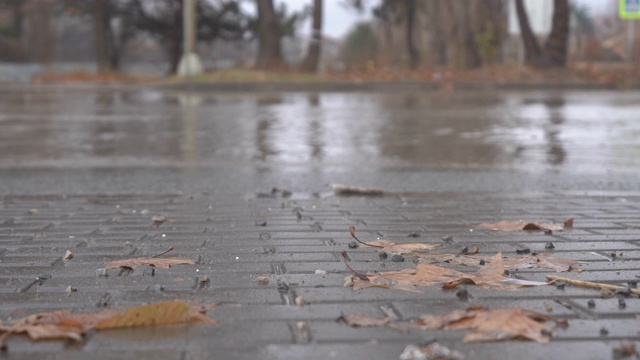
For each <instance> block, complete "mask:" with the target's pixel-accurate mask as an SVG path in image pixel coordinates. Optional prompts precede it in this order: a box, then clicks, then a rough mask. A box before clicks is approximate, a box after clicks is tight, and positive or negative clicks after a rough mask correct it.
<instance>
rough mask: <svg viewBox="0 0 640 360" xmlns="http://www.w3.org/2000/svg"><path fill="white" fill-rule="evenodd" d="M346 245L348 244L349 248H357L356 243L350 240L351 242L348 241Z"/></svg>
mask: <svg viewBox="0 0 640 360" xmlns="http://www.w3.org/2000/svg"><path fill="white" fill-rule="evenodd" d="M347 246H349V249H357V248H358V243H357V242H355V241H351V242H349V244H348V245H347Z"/></svg>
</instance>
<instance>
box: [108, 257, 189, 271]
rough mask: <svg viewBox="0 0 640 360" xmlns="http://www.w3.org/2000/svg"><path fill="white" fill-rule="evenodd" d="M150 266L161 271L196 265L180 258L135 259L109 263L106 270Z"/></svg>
mask: <svg viewBox="0 0 640 360" xmlns="http://www.w3.org/2000/svg"><path fill="white" fill-rule="evenodd" d="M142 265H149V266H153V267H157V268H161V269H168V268H170V267H171V266H173V265H195V263H194V262H193V261H191V260H189V259H180V258H154V257H141V258H135V259H125V260H114V261H110V262H108V263H107V264H106V265H105V266H104V267H105V269H107V270H109V269H116V268H120V267H123V268H127V269H135V268H137V267H138V266H142Z"/></svg>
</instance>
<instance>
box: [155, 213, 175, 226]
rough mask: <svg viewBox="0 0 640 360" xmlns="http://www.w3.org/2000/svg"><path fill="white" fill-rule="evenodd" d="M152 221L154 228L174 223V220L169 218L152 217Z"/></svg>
mask: <svg viewBox="0 0 640 360" xmlns="http://www.w3.org/2000/svg"><path fill="white" fill-rule="evenodd" d="M151 221H153V224H151V227H152V228H157V227H158V226H160V225H162V224H164V223H165V222H167V221H168V222H172V221H174V220H173V219H169V218H168V217H165V216H157V215H156V216H152V217H151Z"/></svg>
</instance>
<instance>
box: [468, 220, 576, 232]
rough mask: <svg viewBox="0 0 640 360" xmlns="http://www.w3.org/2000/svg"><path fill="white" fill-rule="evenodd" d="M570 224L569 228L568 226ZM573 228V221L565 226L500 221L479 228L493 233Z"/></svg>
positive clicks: (566, 222)
mask: <svg viewBox="0 0 640 360" xmlns="http://www.w3.org/2000/svg"><path fill="white" fill-rule="evenodd" d="M567 224H569V226H567ZM571 226H573V219H567V220H566V221H565V224H564V225H563V224H556V223H540V222H538V221H523V220H518V221H500V222H497V223H482V224H480V225H478V227H479V228H482V229H487V230H492V231H522V230H540V231H547V232H548V231H559V230H563V229H564V228H565V227H566V228H570V227H571Z"/></svg>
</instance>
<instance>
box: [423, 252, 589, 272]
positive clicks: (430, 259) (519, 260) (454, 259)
mask: <svg viewBox="0 0 640 360" xmlns="http://www.w3.org/2000/svg"><path fill="white" fill-rule="evenodd" d="M420 260H421V261H423V262H426V263H429V264H437V263H443V262H446V263H449V264H455V265H464V266H469V267H475V268H478V267H479V266H481V265H480V262H481V261H484V262H485V263H488V262H489V258H488V257H487V256H486V255H484V254H470V255H466V254H444V253H441V254H428V255H425V256H420ZM502 263H503V266H504V268H505V270H517V269H530V268H534V269H540V268H546V269H553V270H555V271H556V272H563V271H570V270H571V268H572V267H573V266H577V265H580V264H581V263H580V262H579V261H575V260H569V259H562V258H556V257H553V256H551V255H550V254H547V253H536V254H531V255H520V256H515V257H508V256H503V257H502Z"/></svg>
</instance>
